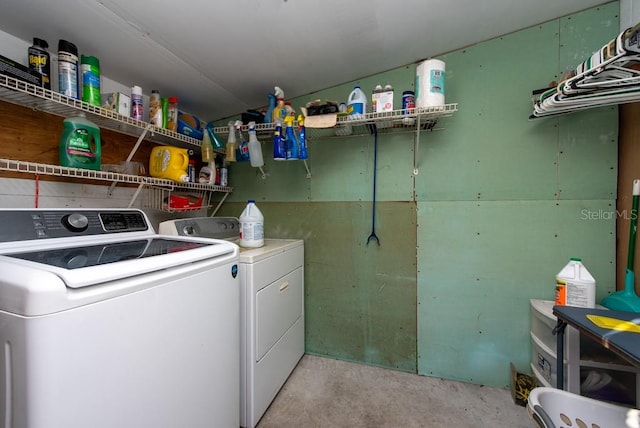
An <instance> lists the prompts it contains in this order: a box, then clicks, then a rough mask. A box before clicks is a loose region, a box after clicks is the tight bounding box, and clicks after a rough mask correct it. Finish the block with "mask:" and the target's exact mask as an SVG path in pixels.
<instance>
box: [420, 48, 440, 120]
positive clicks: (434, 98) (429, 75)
mask: <svg viewBox="0 0 640 428" xmlns="http://www.w3.org/2000/svg"><path fill="white" fill-rule="evenodd" d="M444 77H445V63H444V61H440V60H439V59H428V60H426V61H422V62H421V63H420V64H418V66H417V67H416V108H424V107H436V106H443V105H444Z"/></svg>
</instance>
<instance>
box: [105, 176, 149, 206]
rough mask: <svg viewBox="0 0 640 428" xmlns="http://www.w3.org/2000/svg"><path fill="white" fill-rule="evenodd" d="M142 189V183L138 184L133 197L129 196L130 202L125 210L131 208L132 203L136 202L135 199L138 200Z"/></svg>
mask: <svg viewBox="0 0 640 428" xmlns="http://www.w3.org/2000/svg"><path fill="white" fill-rule="evenodd" d="M114 184H115V182H114ZM143 188H144V183H140V184H139V185H138V188H137V189H136V191H135V192H134V193H133V196H131V200H130V201H129V205H128V206H127V208H131V207H132V206H133V204H134V202H135V201H136V199H138V195H140V192H142V189H143ZM109 195H111V194H109Z"/></svg>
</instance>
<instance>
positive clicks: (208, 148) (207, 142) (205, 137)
mask: <svg viewBox="0 0 640 428" xmlns="http://www.w3.org/2000/svg"><path fill="white" fill-rule="evenodd" d="M200 154H201V156H202V162H205V163H210V162H213V160H214V158H215V153H214V151H213V144H211V138H209V133H208V132H207V131H206V130H205V132H204V133H203V134H202V144H201V145H200Z"/></svg>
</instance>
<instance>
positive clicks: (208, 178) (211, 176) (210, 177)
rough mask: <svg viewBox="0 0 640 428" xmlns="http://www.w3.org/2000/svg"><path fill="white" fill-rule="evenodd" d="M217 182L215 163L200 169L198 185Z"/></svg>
mask: <svg viewBox="0 0 640 428" xmlns="http://www.w3.org/2000/svg"><path fill="white" fill-rule="evenodd" d="M215 182H216V168H215V167H214V165H213V162H211V163H209V164H208V165H205V166H203V167H202V168H200V173H199V174H198V183H200V184H214V183H215Z"/></svg>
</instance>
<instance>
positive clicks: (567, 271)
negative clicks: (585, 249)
mask: <svg viewBox="0 0 640 428" xmlns="http://www.w3.org/2000/svg"><path fill="white" fill-rule="evenodd" d="M555 304H556V305H560V306H565V305H566V306H578V307H582V308H595V307H596V280H595V279H593V276H591V274H590V273H589V271H588V270H587V268H586V267H584V265H583V264H582V261H581V260H580V259H578V258H573V257H572V258H571V260H570V261H569V263H567V265H566V266H565V267H564V268H562V270H561V271H560V273H558V275H556V300H555Z"/></svg>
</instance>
